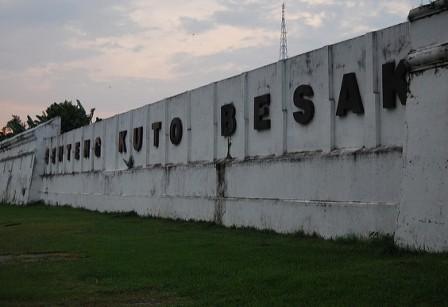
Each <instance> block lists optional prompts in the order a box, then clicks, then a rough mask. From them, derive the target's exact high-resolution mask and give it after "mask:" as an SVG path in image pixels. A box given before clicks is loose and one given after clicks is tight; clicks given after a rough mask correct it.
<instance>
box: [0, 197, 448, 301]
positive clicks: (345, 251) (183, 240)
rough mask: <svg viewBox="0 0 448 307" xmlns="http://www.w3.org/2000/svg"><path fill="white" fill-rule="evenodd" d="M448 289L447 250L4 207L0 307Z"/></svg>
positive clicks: (392, 295)
mask: <svg viewBox="0 0 448 307" xmlns="http://www.w3.org/2000/svg"><path fill="white" fill-rule="evenodd" d="M54 252H58V253H64V255H66V258H58V257H57V254H56V256H52V254H51V253H54ZM36 253H43V254H45V253H48V255H47V256H45V257H44V258H42V257H40V258H36V259H34V260H33V256H29V255H30V254H31V255H36ZM1 255H3V258H2V256H1ZM5 255H9V256H10V257H9V260H5ZM11 255H12V257H11ZM20 255H22V256H20ZM23 255H28V256H26V257H31V258H24V257H25V256H23ZM1 259H3V260H1ZM30 259H31V260H30ZM447 286H448V257H447V255H446V254H438V255H436V254H424V253H410V252H406V251H402V250H398V249H396V248H394V247H393V245H392V242H391V239H390V238H389V239H388V238H383V239H375V240H371V241H369V242H361V241H357V240H353V239H346V240H335V241H324V240H321V239H319V238H311V237H304V236H300V235H291V236H285V235H277V234H273V233H267V232H257V231H253V230H235V229H226V228H223V227H219V226H215V225H212V224H206V223H187V222H173V221H167V220H160V219H149V218H139V217H137V216H133V215H113V214H99V213H95V212H87V211H83V210H77V209H70V208H66V207H58V208H51V207H46V206H43V205H35V206H30V207H13V206H8V205H0V305H1V306H8V305H43V306H48V305H55V304H63V305H96V306H106V305H133V304H147V305H155V304H162V305H194V306H197V305H202V306H211V305H213V306H244V305H248V306H274V305H275V306H278V305H295V306H297V305H301V306H303V305H331V306H384V305H391V306H398V305H408V306H409V305H426V306H434V305H446V304H448V290H447Z"/></svg>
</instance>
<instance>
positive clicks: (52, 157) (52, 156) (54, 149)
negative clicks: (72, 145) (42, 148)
mask: <svg viewBox="0 0 448 307" xmlns="http://www.w3.org/2000/svg"><path fill="white" fill-rule="evenodd" d="M51 163H53V164H56V148H53V150H52V151H51Z"/></svg>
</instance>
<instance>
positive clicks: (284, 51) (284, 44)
mask: <svg viewBox="0 0 448 307" xmlns="http://www.w3.org/2000/svg"><path fill="white" fill-rule="evenodd" d="M286 34H287V32H286V19H285V3H284V2H283V4H282V33H281V36H280V60H286V59H287V58H288V40H287V38H286Z"/></svg>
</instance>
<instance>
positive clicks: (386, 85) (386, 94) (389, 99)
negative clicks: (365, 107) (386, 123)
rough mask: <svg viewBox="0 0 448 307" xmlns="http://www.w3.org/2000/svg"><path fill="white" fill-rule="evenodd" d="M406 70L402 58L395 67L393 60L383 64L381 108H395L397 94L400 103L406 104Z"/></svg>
mask: <svg viewBox="0 0 448 307" xmlns="http://www.w3.org/2000/svg"><path fill="white" fill-rule="evenodd" d="M406 70H407V69H406V64H405V61H404V60H401V61H400V63H398V66H397V68H396V69H395V61H393V62H389V63H386V64H383V108H385V109H395V108H396V107H397V99H396V97H397V95H398V98H400V101H401V104H402V105H406V100H407V90H408V84H407V81H406Z"/></svg>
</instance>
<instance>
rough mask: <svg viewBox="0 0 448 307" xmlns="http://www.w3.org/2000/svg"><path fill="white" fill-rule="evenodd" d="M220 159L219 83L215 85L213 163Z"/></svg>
mask: <svg viewBox="0 0 448 307" xmlns="http://www.w3.org/2000/svg"><path fill="white" fill-rule="evenodd" d="M217 158H218V83H217V82H215V83H213V161H216V160H217Z"/></svg>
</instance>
